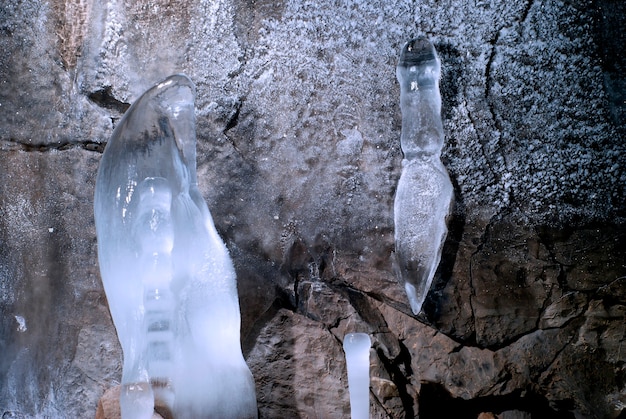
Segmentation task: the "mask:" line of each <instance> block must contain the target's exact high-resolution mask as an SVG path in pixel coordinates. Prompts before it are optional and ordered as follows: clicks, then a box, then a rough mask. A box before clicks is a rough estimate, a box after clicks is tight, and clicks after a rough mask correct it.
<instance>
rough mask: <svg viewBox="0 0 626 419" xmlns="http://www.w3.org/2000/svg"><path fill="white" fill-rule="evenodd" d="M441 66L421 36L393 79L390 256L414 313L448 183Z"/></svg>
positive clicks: (439, 242)
mask: <svg viewBox="0 0 626 419" xmlns="http://www.w3.org/2000/svg"><path fill="white" fill-rule="evenodd" d="M440 74H441V64H440V61H439V58H438V57H437V53H436V51H435V48H434V46H433V45H432V44H431V43H430V42H429V41H428V40H427V39H426V38H423V37H420V38H417V39H414V40H411V41H409V42H408V43H407V44H406V45H405V46H404V48H403V49H402V52H401V54H400V60H399V62H398V66H397V67H396V76H397V78H398V82H399V83H400V108H401V111H402V133H401V139H400V142H401V147H402V152H403V153H404V160H403V161H402V174H401V176H400V181H399V182H398V188H397V190H396V196H395V203H394V224H395V247H396V249H395V257H396V269H397V271H398V272H397V275H398V277H399V278H398V279H399V280H400V282H401V283H402V284H403V285H404V288H405V290H406V293H407V296H408V298H409V302H410V304H411V310H412V311H413V313H415V314H418V313H419V312H420V310H421V309H422V304H423V303H424V300H425V298H426V294H427V293H428V290H429V288H430V285H431V284H432V281H433V277H434V275H435V271H436V270H437V266H438V265H439V261H440V260H441V252H442V248H443V242H444V240H445V237H446V234H447V227H446V217H447V215H448V212H449V209H450V203H451V201H452V197H453V188H452V183H451V182H450V177H449V176H448V172H447V171H446V168H445V167H444V165H443V163H442V162H441V160H440V155H441V149H442V148H443V125H442V121H441V96H440V93H439V78H440Z"/></svg>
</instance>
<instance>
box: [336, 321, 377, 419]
mask: <svg viewBox="0 0 626 419" xmlns="http://www.w3.org/2000/svg"><path fill="white" fill-rule="evenodd" d="M371 346H372V342H371V340H370V337H369V335H368V334H366V333H348V334H347V335H346V336H345V337H344V338H343V351H344V352H345V353H346V365H347V367H348V388H349V391H350V414H351V417H352V419H368V418H369V412H370V347H371Z"/></svg>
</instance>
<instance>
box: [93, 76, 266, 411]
mask: <svg viewBox="0 0 626 419" xmlns="http://www.w3.org/2000/svg"><path fill="white" fill-rule="evenodd" d="M194 99H195V89H194V86H193V84H192V83H191V81H190V80H189V79H188V78H187V77H186V76H183V75H175V76H171V77H169V78H168V79H166V80H164V81H163V82H161V83H159V84H157V85H156V86H154V87H153V88H152V89H150V90H148V91H147V92H146V93H144V94H143V95H142V96H141V98H139V100H137V102H136V103H135V104H133V106H132V107H131V108H130V109H129V110H128V111H127V113H126V114H125V115H124V118H122V120H121V121H120V122H119V124H118V126H117V128H116V129H115V131H114V132H113V135H112V137H111V139H110V140H109V143H108V144H107V146H106V149H105V152H104V154H103V156H102V160H101V162H100V167H99V170H98V177H97V180H96V194H95V206H94V209H95V219H96V231H97V236H98V260H99V263H100V272H101V274H102V280H103V283H104V288H105V291H106V294H107V299H108V302H109V308H110V311H111V315H112V317H113V321H114V323H115V327H116V329H117V334H118V338H119V340H120V343H121V345H122V350H123V354H124V365H123V371H122V391H121V396H120V405H121V409H122V417H123V418H124V419H138V418H139V419H140V418H151V417H152V414H153V410H154V409H156V410H157V411H159V410H161V411H163V412H164V413H166V415H168V416H172V417H174V418H185V419H186V418H206V417H219V418H256V417H257V407H256V395H255V386H254V380H253V378H252V374H251V373H250V370H249V369H248V366H247V365H246V363H245V361H244V359H243V355H242V353H241V346H240V341H239V333H240V332H239V329H240V321H241V320H240V313H239V301H238V296H237V285H236V277H235V270H234V268H233V264H232V262H231V260H230V257H229V255H228V251H227V249H226V246H225V245H224V243H223V242H222V240H221V239H220V237H219V236H218V234H217V231H216V230H215V226H214V224H213V220H212V218H211V214H210V213H209V210H208V207H207V205H206V203H205V202H204V200H203V198H202V196H201V194H200V192H199V190H198V186H197V179H196V138H195V117H194Z"/></svg>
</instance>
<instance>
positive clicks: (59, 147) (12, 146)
mask: <svg viewBox="0 0 626 419" xmlns="http://www.w3.org/2000/svg"><path fill="white" fill-rule="evenodd" d="M105 146H106V143H99V142H96V141H83V142H70V141H67V142H61V143H52V144H26V143H23V142H20V141H19V140H14V139H9V140H8V141H1V142H0V151H25V152H35V153H47V152H50V151H66V150H72V149H76V148H82V149H83V150H87V151H95V152H96V153H102V152H104V147H105Z"/></svg>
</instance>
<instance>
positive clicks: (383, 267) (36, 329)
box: [0, 0, 626, 418]
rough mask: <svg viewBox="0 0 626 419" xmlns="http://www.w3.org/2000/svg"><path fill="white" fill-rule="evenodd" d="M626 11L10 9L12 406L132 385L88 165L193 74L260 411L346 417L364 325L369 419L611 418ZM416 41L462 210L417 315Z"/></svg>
mask: <svg viewBox="0 0 626 419" xmlns="http://www.w3.org/2000/svg"><path fill="white" fill-rule="evenodd" d="M625 20H626V10H625V6H624V3H623V2H621V1H619V0H598V1H593V2H592V1H588V0H567V1H559V0H524V1H521V0H514V1H503V0H502V1H501V0H476V1H474V0H464V1H453V0H438V1H435V0H420V1H417V2H414V1H408V0H407V1H401V0H396V1H389V2H385V1H371V2H358V1H344V2H312V1H311V2H308V1H305V0H291V1H288V0H280V1H265V0H258V1H243V0H215V1H203V0H185V1H181V2H177V3H176V4H174V3H172V2H169V1H163V0H157V1H151V2H144V1H140V2H133V1H124V0H115V1H113V0H112V1H108V2H96V1H93V0H73V1H71V0H67V1H62V0H52V1H48V2H44V1H40V0H23V1H20V2H4V3H3V4H2V6H1V7H0V175H2V182H0V313H1V315H0V353H1V354H2V356H0V413H3V414H4V413H5V412H10V413H7V414H8V415H10V414H11V413H13V414H15V416H16V417H19V416H20V415H22V416H23V417H33V416H34V417H44V416H49V417H68V418H70V417H92V416H93V415H95V412H96V408H97V404H98V399H99V398H100V397H101V396H102V394H103V393H104V391H105V390H106V389H108V388H111V387H114V386H115V385H116V384H117V382H118V381H119V380H120V378H121V367H120V361H121V353H120V349H119V345H118V344H117V341H116V337H115V330H114V328H113V325H112V323H111V320H110V317H109V314H108V309H107V304H106V297H105V295H104V292H103V289H102V285H101V282H100V278H99V272H98V267H97V261H96V249H97V247H96V246H97V244H96V240H95V231H94V223H93V215H92V214H93V212H92V204H93V199H92V197H93V188H94V181H95V174H96V170H97V165H98V161H99V158H100V155H101V152H102V150H103V147H104V145H105V143H106V141H107V140H108V138H109V136H110V135H111V132H112V129H113V128H114V126H115V124H116V122H117V121H118V120H119V118H120V117H121V115H122V114H123V112H124V111H125V110H126V109H127V108H128V106H129V104H130V103H132V102H133V101H134V100H135V99H137V98H138V97H139V95H140V94H141V93H142V92H143V91H144V90H145V89H146V88H148V87H149V86H151V85H152V84H153V83H155V82H158V81H159V80H161V79H162V78H164V77H166V76H168V75H170V74H171V73H175V72H184V73H186V74H187V75H189V76H190V77H191V78H192V80H193V81H194V82H195V83H196V86H197V95H198V98H197V103H196V106H197V126H198V175H199V182H200V187H201V189H202V192H203V194H204V196H205V198H206V199H207V201H208V203H209V207H210V209H211V211H212V213H213V217H214V219H215V223H216V226H217V228H218V230H219V232H220V234H221V235H222V237H223V239H224V240H225V242H226V243H227V246H228V247H229V249H230V251H231V256H232V258H233V260H234V263H235V265H236V269H237V273H238V281H239V292H240V303H241V308H242V339H243V342H242V345H243V348H244V353H245V355H246V357H247V360H248V362H249V364H250V366H251V369H252V370H253V374H254V375H255V379H256V382H257V392H258V394H257V395H258V398H259V408H260V413H261V417H296V416H300V417H315V416H319V417H328V418H331V417H346V415H347V414H348V413H347V412H349V406H348V405H347V400H348V394H347V388H346V386H347V382H346V378H345V362H344V360H343V353H342V351H341V340H342V338H343V335H344V334H345V333H348V332H355V331H358V332H368V333H370V334H371V336H372V341H373V349H372V352H371V374H372V391H371V406H372V415H373V417H393V418H402V417H417V416H418V415H419V416H420V417H425V418H426V417H433V416H435V413H433V412H437V413H438V414H439V416H437V417H442V416H441V415H442V414H445V413H448V414H450V415H452V416H455V417H462V416H460V415H459V412H462V413H463V414H464V415H467V416H468V417H469V416H471V415H473V417H477V416H478V415H479V414H480V413H484V414H486V413H485V412H493V413H492V416H493V415H496V416H497V415H500V417H509V416H510V415H514V416H515V417H527V416H528V415H529V414H535V415H544V416H548V417H549V416H554V415H556V414H557V413H556V412H555V411H558V414H560V415H561V417H599V418H603V417H607V418H612V417H617V416H618V415H619V412H620V411H622V414H623V410H624V409H625V407H626V381H625V377H626V374H625V373H626V371H625V365H626V351H625V350H624V346H625V342H624V340H625V332H624V324H625V323H626V282H625V279H624V278H625V277H626V266H625V265H624V260H626V243H625V241H626V202H625V199H626V198H625V197H626V171H625V170H626V161H625V160H626V153H625V151H626V150H625V148H626V143H625V141H624V139H625V138H626V125H625V124H626V122H625V121H626V119H625V118H624V115H625V112H626V102H624V98H625V97H626V84H625V83H624V78H623V74H624V70H625V68H626V53H625V52H624V45H626V40H625V39H624V34H623V31H622V30H620V28H623V27H624V24H625ZM417 34H426V35H428V36H429V37H430V38H431V39H432V40H433V41H434V43H435V46H436V47H437V49H438V50H439V52H440V57H441V59H442V65H443V79H442V83H441V87H442V96H443V100H444V114H443V118H444V129H445V134H446V146H445V148H444V151H443V156H442V159H443V161H444V164H445V165H446V167H447V168H448V171H449V173H450V176H451V178H452V181H453V184H454V185H455V195H456V201H455V207H454V210H453V213H452V215H451V217H450V233H449V236H448V240H447V241H446V245H445V247H444V256H443V259H442V263H441V266H440V267H439V274H438V275H437V278H436V281H435V283H434V284H433V288H432V289H431V292H430V294H429V297H428V299H427V301H426V304H425V306H424V311H423V312H422V313H421V314H420V316H417V317H416V316H413V315H411V314H410V313H411V312H410V309H409V307H408V302H407V301H406V297H405V296H404V294H403V291H402V289H401V288H400V286H399V285H398V284H397V283H396V281H395V278H394V277H393V273H392V272H393V269H392V266H391V259H390V256H391V252H392V251H393V213H392V211H393V195H394V192H395V187H396V183H397V181H398V178H399V175H400V163H401V159H402V155H401V151H400V144H399V138H400V109H399V104H398V100H399V88H398V85H397V83H396V80H395V63H396V60H397V55H398V53H399V50H400V47H401V46H402V44H403V43H404V42H405V41H407V40H408V39H409V38H410V37H412V36H414V35H417ZM433 404H436V405H437V406H438V410H433V409H432V405H433ZM446 409H447V410H446ZM454 409H456V410H454ZM511 412H513V413H511ZM490 414H491V413H490ZM506 415H509V416H506ZM452 416H450V417H452Z"/></svg>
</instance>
